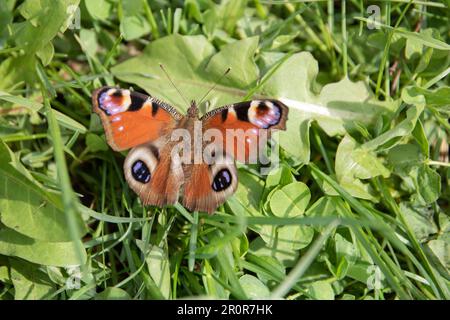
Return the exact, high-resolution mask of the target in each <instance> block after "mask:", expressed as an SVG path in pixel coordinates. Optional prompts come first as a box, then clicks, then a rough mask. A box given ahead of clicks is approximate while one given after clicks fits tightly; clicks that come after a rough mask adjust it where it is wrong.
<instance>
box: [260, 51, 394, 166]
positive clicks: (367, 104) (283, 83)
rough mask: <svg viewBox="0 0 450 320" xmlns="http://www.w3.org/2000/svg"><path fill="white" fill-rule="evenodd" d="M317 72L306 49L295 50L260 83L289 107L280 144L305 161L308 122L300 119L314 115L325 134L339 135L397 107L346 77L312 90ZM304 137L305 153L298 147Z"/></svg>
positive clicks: (372, 122)
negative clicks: (355, 125) (317, 91)
mask: <svg viewBox="0 0 450 320" xmlns="http://www.w3.org/2000/svg"><path fill="white" fill-rule="evenodd" d="M317 74H318V65H317V61H316V60H315V59H314V58H313V56H312V55H311V54H310V53H309V52H301V53H296V54H293V55H292V56H291V57H289V58H288V59H287V60H286V61H285V62H284V63H283V64H282V65H281V66H280V67H279V68H278V69H277V70H276V71H275V72H274V73H273V74H272V75H271V76H270V78H269V79H268V81H267V82H266V83H265V84H264V85H263V86H262V92H263V93H264V95H266V96H269V97H274V98H278V99H280V100H281V101H282V102H284V103H285V104H286V105H287V106H288V107H289V108H290V109H289V116H288V117H289V120H288V123H287V130H286V131H285V132H280V144H281V146H282V147H283V149H285V150H287V151H288V152H289V154H290V155H291V156H294V157H296V158H299V159H301V160H302V161H303V162H306V163H307V162H308V161H309V138H308V139H306V138H305V136H304V133H305V132H306V131H307V130H306V129H307V128H308V127H309V122H304V121H306V120H308V119H309V120H311V119H314V120H315V121H317V123H318V124H319V126H320V127H321V128H322V129H323V130H324V131H325V132H326V133H327V134H328V135H330V136H334V135H342V134H345V133H346V132H348V131H349V130H351V129H352V128H353V126H354V122H355V121H358V122H360V123H362V124H365V125H370V124H374V123H375V120H376V119H377V117H378V115H380V114H382V113H392V112H393V111H394V110H396V109H397V108H398V102H389V103H383V102H380V101H377V100H375V99H374V98H373V94H372V93H371V92H370V91H369V89H368V87H367V86H366V85H365V84H364V83H363V82H357V83H354V82H352V81H350V80H349V79H347V78H344V79H342V80H341V81H339V82H336V83H330V84H327V85H325V86H324V87H323V88H322V90H321V91H320V93H319V94H316V93H315V92H314V91H313V90H312V88H314V86H315V83H314V80H315V78H316V76H317ZM305 141H308V142H307V146H308V154H305V151H301V149H302V148H303V146H304V145H305ZM305 160H306V161H305Z"/></svg>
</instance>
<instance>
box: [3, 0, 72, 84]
mask: <svg viewBox="0 0 450 320" xmlns="http://www.w3.org/2000/svg"><path fill="white" fill-rule="evenodd" d="M79 2H80V0H61V1H56V2H55V1H52V0H41V1H39V2H38V1H34V0H27V1H25V2H24V4H23V5H22V6H21V13H22V15H23V16H24V17H28V18H31V17H33V19H31V20H26V21H24V22H23V23H22V24H21V25H20V28H16V29H15V30H16V32H15V34H14V35H13V37H14V41H15V42H16V45H17V46H18V47H19V48H21V49H23V52H24V53H25V54H24V55H22V56H17V57H11V58H8V59H5V60H4V61H3V62H2V63H1V64H0V89H9V88H11V87H12V86H14V85H15V84H17V83H18V82H20V81H27V82H29V83H35V81H36V74H35V73H34V72H30V70H35V64H36V59H35V56H34V55H35V54H36V53H38V52H41V55H42V54H43V51H42V50H44V51H45V50H47V51H48V50H49V49H45V48H46V47H47V46H49V43H50V41H51V40H52V39H53V38H54V37H55V36H56V35H57V34H58V32H60V31H61V29H62V28H63V27H64V26H65V24H66V22H67V20H68V18H69V17H70V12H69V10H68V8H69V6H78V4H79ZM45 56H46V57H47V58H48V52H47V54H46V55H45ZM44 60H47V59H44Z"/></svg>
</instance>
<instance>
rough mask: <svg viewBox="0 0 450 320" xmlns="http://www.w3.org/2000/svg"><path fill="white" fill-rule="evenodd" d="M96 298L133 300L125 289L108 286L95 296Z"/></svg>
mask: <svg viewBox="0 0 450 320" xmlns="http://www.w3.org/2000/svg"><path fill="white" fill-rule="evenodd" d="M94 300H131V297H130V295H129V294H128V292H126V291H125V290H123V289H120V288H114V287H108V288H106V289H105V290H103V291H102V292H100V293H97V295H96V296H95V297H94Z"/></svg>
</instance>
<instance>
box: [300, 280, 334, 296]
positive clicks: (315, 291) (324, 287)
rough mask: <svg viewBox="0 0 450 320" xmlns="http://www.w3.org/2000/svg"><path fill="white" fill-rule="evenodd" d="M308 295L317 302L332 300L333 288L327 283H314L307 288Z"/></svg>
mask: <svg viewBox="0 0 450 320" xmlns="http://www.w3.org/2000/svg"><path fill="white" fill-rule="evenodd" d="M307 290H308V295H309V296H311V297H312V298H313V299H317V300H334V291H333V287H332V286H331V284H330V283H329V282H326V281H316V282H313V283H312V284H311V285H309V286H308V289H307Z"/></svg>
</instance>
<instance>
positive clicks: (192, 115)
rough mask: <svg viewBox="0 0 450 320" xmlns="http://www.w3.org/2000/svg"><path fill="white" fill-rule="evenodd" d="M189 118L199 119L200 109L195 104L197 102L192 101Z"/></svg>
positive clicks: (188, 113) (188, 112)
mask: <svg viewBox="0 0 450 320" xmlns="http://www.w3.org/2000/svg"><path fill="white" fill-rule="evenodd" d="M187 116H188V117H189V118H194V119H198V107H197V102H195V100H192V101H191V106H190V107H189V109H188V111H187Z"/></svg>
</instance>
